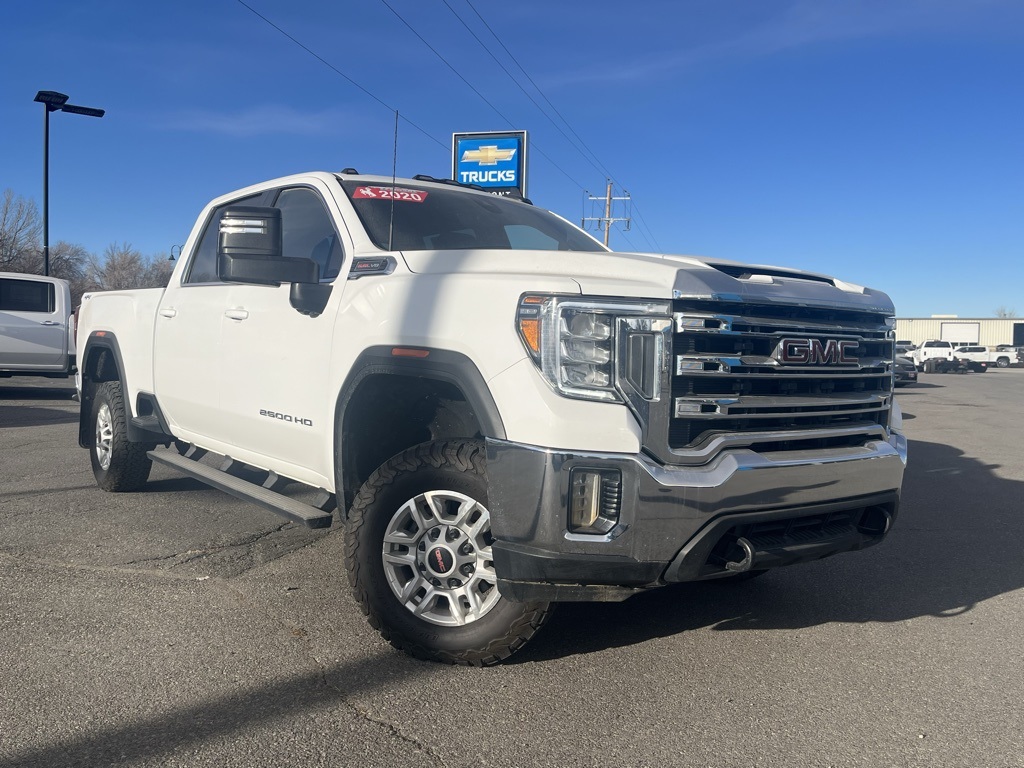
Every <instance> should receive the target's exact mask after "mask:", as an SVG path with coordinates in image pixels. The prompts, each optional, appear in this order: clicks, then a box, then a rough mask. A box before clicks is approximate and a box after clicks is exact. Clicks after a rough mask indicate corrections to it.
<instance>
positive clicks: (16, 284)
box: [0, 278, 57, 313]
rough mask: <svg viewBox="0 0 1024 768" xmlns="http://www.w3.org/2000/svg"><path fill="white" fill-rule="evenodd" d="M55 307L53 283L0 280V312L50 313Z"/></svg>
mask: <svg viewBox="0 0 1024 768" xmlns="http://www.w3.org/2000/svg"><path fill="white" fill-rule="evenodd" d="M56 306H57V297H56V294H55V293H54V289H53V283H42V282H39V281H38V280H10V279H7V278H5V279H3V280H0V310H6V311H8V312H46V313H51V312H53V311H54V310H55V309H56Z"/></svg>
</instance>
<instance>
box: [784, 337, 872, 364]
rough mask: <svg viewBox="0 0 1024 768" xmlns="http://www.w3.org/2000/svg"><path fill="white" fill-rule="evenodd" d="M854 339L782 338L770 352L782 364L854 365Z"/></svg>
mask: <svg viewBox="0 0 1024 768" xmlns="http://www.w3.org/2000/svg"><path fill="white" fill-rule="evenodd" d="M857 347H858V344H857V342H856V341H839V340H838V339H825V340H824V341H822V340H821V339H783V340H782V341H780V342H779V344H778V346H777V347H776V348H775V352H774V353H773V354H772V357H774V358H775V359H776V360H778V361H779V362H780V363H782V364H784V365H856V364H857V361H858V360H857V356H856V355H855V354H854V353H855V352H856V350H857Z"/></svg>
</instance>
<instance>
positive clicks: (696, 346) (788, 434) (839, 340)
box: [667, 300, 893, 455]
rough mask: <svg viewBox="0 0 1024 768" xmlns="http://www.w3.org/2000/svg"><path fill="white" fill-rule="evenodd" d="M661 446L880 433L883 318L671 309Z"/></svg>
mask: <svg viewBox="0 0 1024 768" xmlns="http://www.w3.org/2000/svg"><path fill="white" fill-rule="evenodd" d="M673 312H674V318H673V322H674V328H673V337H672V356H673V359H672V361H671V366H672V376H671V380H672V386H671V392H672V396H671V405H670V409H669V410H670V412H669V414H668V416H669V420H670V421H669V429H668V435H667V439H668V447H669V450H670V451H671V452H672V453H673V454H677V455H679V454H684V455H685V454H695V453H696V454H700V453H703V452H704V451H702V448H703V447H704V446H706V445H707V444H708V443H710V442H713V441H721V440H722V438H723V437H730V438H732V439H730V440H728V442H730V443H735V442H736V441H735V436H737V435H741V436H747V437H748V438H749V439H748V440H744V441H742V442H744V443H747V444H750V445H755V444H757V443H759V442H763V443H766V444H769V443H770V444H771V446H772V448H773V449H774V450H786V449H787V448H788V449H791V450H798V449H802V448H807V447H810V443H809V442H808V441H813V440H817V439H821V438H824V437H825V436H832V435H838V434H841V435H842V438H841V443H842V444H843V445H848V444H850V443H851V440H853V441H854V442H855V440H856V437H855V436H856V435H857V434H861V435H866V434H869V433H873V434H874V435H875V436H876V437H877V436H878V435H879V434H881V432H882V431H883V430H884V428H885V427H886V426H887V424H888V418H889V408H890V405H891V399H892V361H893V333H892V326H891V325H890V324H889V322H890V321H889V318H887V317H886V316H885V315H882V314H878V313H873V312H866V311H859V310H840V309H831V308H829V309H822V308H813V307H801V306H789V305H778V304H763V305H751V304H747V303H739V302H737V303H735V304H730V303H721V302H706V301H699V300H677V301H676V302H674V304H673Z"/></svg>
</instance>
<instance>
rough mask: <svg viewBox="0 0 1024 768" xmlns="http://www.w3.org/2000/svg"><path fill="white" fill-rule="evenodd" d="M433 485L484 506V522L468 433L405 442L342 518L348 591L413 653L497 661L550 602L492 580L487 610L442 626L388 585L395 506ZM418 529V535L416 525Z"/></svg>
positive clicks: (532, 628) (483, 496)
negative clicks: (511, 592)
mask: <svg viewBox="0 0 1024 768" xmlns="http://www.w3.org/2000/svg"><path fill="white" fill-rule="evenodd" d="M432 492H443V493H448V494H452V495H460V496H465V497H469V499H471V500H473V501H475V502H477V503H478V504H479V505H482V506H481V509H483V510H484V512H486V513H487V515H488V528H489V519H490V518H489V512H487V510H486V508H487V477H486V465H485V459H484V446H483V443H481V442H479V441H471V440H465V441H452V442H437V443H426V444H423V445H420V446H416V447H414V448H410V449H409V450H407V451H405V452H403V453H401V454H399V455H398V456H396V457H394V458H392V459H390V460H389V461H387V462H386V463H385V464H383V465H382V466H381V467H380V468H379V469H377V471H375V472H374V473H373V474H372V475H371V476H370V478H369V479H368V480H367V481H366V482H365V483H364V484H363V487H362V488H361V489H360V490H359V493H358V494H357V495H356V497H355V500H354V501H353V503H352V508H351V510H350V511H349V516H348V520H347V521H346V524H345V568H346V570H347V571H348V580H349V583H350V584H351V586H352V591H353V594H354V595H355V598H356V601H357V602H358V603H359V605H360V607H361V608H362V610H363V613H364V614H365V615H366V617H367V619H368V620H369V622H370V625H371V626H372V627H373V628H374V629H376V630H377V631H378V632H380V634H381V635H382V636H383V637H384V639H385V640H387V641H388V642H389V643H391V645H393V646H394V647H395V648H398V649H399V650H402V651H404V652H405V653H408V654H409V655H411V656H414V657H416V658H419V659H426V660H431V661H440V662H443V663H447V664H463V665H472V666H490V665H492V664H497V663H499V662H501V661H502V660H504V659H507V658H508V657H509V656H511V655H512V654H513V653H515V652H516V651H517V650H519V649H520V648H522V647H523V646H524V645H525V644H526V643H527V641H528V640H529V639H530V638H531V637H533V635H534V634H535V633H536V632H537V630H538V629H540V627H541V626H542V625H543V624H544V622H545V621H546V620H547V618H548V615H549V613H550V606H549V604H548V603H515V602H511V601H509V600H507V599H505V598H504V597H501V596H500V595H498V594H497V586H493V587H492V588H493V589H494V590H495V596H496V597H497V600H496V602H491V603H490V607H489V608H488V609H487V610H486V612H484V613H483V614H482V615H480V616H479V617H478V618H475V619H472V620H471V621H469V622H467V623H465V624H463V625H461V626H440V625H438V624H437V623H433V622H431V621H428V620H426V619H424V618H421V617H420V616H416V615H414V613H413V610H412V608H410V607H409V605H408V603H403V602H402V601H400V600H399V597H398V596H397V595H396V593H395V591H394V588H393V587H392V585H391V584H389V581H388V574H387V573H386V572H385V564H384V554H383V552H384V541H385V539H384V537H385V534H386V533H387V532H388V531H389V530H393V528H394V524H395V523H394V521H395V520H396V519H397V516H398V514H399V511H400V510H402V509H407V508H408V505H409V503H410V502H411V501H413V500H414V499H417V498H421V497H422V495H423V494H428V493H432ZM415 535H418V536H421V537H422V536H423V534H420V533H419V531H417V532H416V533H415ZM421 540H423V539H422V538H421ZM484 551H486V550H484ZM413 554H415V553H413ZM389 567H390V566H389ZM415 576H416V574H415V573H413V577H414V578H415ZM412 580H413V579H410V581H412ZM488 594H489V592H488ZM492 600H493V598H492Z"/></svg>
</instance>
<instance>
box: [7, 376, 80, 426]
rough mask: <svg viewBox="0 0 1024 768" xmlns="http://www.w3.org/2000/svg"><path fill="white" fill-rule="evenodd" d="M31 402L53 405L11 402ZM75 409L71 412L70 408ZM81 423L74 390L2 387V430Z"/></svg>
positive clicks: (64, 388)
mask: <svg viewBox="0 0 1024 768" xmlns="http://www.w3.org/2000/svg"><path fill="white" fill-rule="evenodd" d="M12 400H20V401H26V400H28V401H32V402H39V403H42V402H43V401H50V403H49V404H50V405H54V406H57V407H47V406H46V405H42V404H41V405H10V404H8V403H9V401H12ZM69 405H71V406H73V407H72V408H68V406H69ZM76 421H78V402H77V401H76V400H75V388H74V387H67V386H64V387H23V386H0V429H5V428H10V427H39V426H43V425H45V424H70V423H72V422H76Z"/></svg>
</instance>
